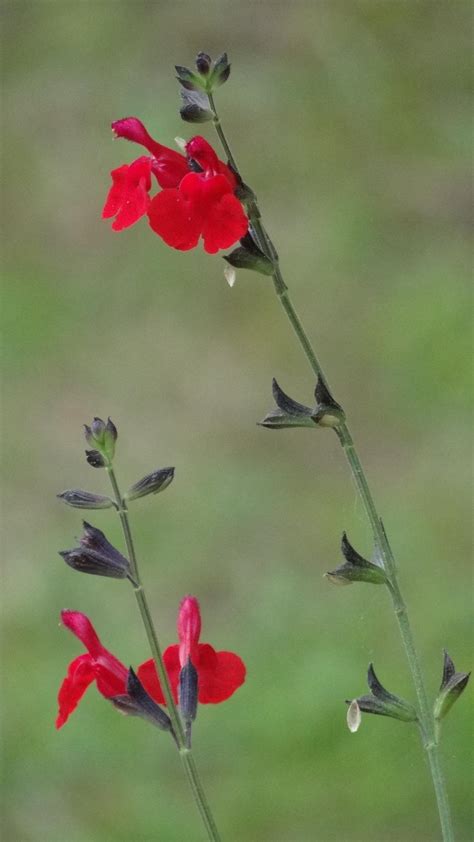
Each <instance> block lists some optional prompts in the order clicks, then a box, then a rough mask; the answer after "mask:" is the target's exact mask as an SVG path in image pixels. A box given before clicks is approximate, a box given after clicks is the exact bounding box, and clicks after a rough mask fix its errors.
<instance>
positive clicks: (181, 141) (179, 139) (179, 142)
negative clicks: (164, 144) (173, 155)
mask: <svg viewBox="0 0 474 842" xmlns="http://www.w3.org/2000/svg"><path fill="white" fill-rule="evenodd" d="M174 142H175V143H176V146H177V147H178V149H181V151H182V152H186V144H187V142H188V141H187V140H185V139H184V137H175V139H174Z"/></svg>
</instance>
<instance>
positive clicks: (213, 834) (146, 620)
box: [107, 465, 220, 842]
mask: <svg viewBox="0 0 474 842" xmlns="http://www.w3.org/2000/svg"><path fill="white" fill-rule="evenodd" d="M107 473H108V475H109V479H110V483H111V485H112V488H113V492H114V497H115V502H116V504H117V514H118V516H119V518H120V522H121V524H122V530H123V534H124V538H125V543H126V544H127V550H128V556H129V561H130V567H131V570H132V578H133V580H134V581H133V582H132V584H133V590H134V591H135V596H136V599H137V603H138V607H139V609H140V614H141V617H142V620H143V625H144V626H145V631H146V634H147V637H148V642H149V644H150V649H151V652H152V655H153V660H154V661H155V666H156V671H157V673H158V676H159V679H160V685H161V688H162V690H163V694H164V697H165V699H166V707H167V710H168V714H169V717H170V719H171V724H172V726H173V732H174V735H175V739H176V743H177V746H178V751H179V755H180V758H181V762H182V764H183V766H184V770H185V772H186V775H187V777H188V781H189V783H190V786H191V789H192V792H193V795H194V800H195V801H196V804H197V807H198V809H199V812H200V814H201V818H202V820H203V822H204V826H205V828H206V830H207V834H208V837H209V839H210V840H211V842H219V840H220V836H219V833H218V830H217V827H216V824H215V821H214V818H213V815H212V812H211V808H210V806H209V803H208V801H207V798H206V794H205V792H204V790H203V787H202V784H201V780H200V777H199V773H198V770H197V768H196V763H195V761H194V757H193V755H192V751H191V749H190V748H189V747H188V745H187V742H188V741H187V739H186V735H185V732H184V729H183V724H182V722H181V717H180V715H179V713H178V709H177V707H176V704H175V701H174V698H173V694H172V692H171V687H170V683H169V679H168V673H167V672H166V669H165V665H164V661H163V655H162V653H161V647H160V644H159V642H158V637H157V635H156V631H155V627H154V625H153V620H152V617H151V613H150V608H149V606H148V601H147V598H146V593H145V589H144V587H143V585H142V583H141V579H140V572H139V569H138V561H137V556H136V552H135V545H134V543H133V537H132V532H131V529H130V521H129V518H128V507H127V501H126V500H125V499H124V497H123V496H122V494H121V492H120V488H119V485H118V483H117V478H116V476H115V471H114V469H113V467H112V466H111V465H110V466H108V467H107Z"/></svg>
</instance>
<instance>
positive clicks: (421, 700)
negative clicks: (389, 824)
mask: <svg viewBox="0 0 474 842" xmlns="http://www.w3.org/2000/svg"><path fill="white" fill-rule="evenodd" d="M208 96H209V102H210V105H211V109H212V111H213V113H214V118H213V125H214V128H215V130H216V132H217V135H218V137H219V139H220V141H221V143H222V146H223V148H224V151H225V154H226V156H227V158H228V161H229V164H230V165H231V167H232V168H233V169H234V170H235V172H236V173H237V174H238V175H239V176H240V171H239V168H238V166H237V163H236V160H235V158H234V156H233V154H232V151H231V149H230V146H229V143H228V141H227V138H226V136H225V133H224V130H223V128H222V124H221V122H220V119H219V116H218V113H217V109H216V106H215V101H214V98H213V95H212V94H209V95H208ZM240 177H241V176H240ZM246 207H247V214H248V217H249V221H250V226H251V229H252V234H253V236H254V239H255V240H256V242H257V245H258V246H259V247H260V249H261V250H262V251H263V252H264V253H265V254H266V255H267V257H269V259H270V260H272V261H273V264H274V274H273V276H272V277H273V285H274V288H275V292H276V295H277V297H278V300H279V301H280V304H281V305H282V307H283V309H284V311H285V313H286V315H287V317H288V319H289V321H290V324H291V326H292V328H293V330H294V332H295V334H296V338H297V339H298V342H299V343H300V345H301V347H302V349H303V351H304V354H305V356H306V358H307V360H308V362H309V364H310V366H311V368H312V370H313V372H314V374H315V375H316V377H319V379H320V380H321V381H322V382H323V383H324V385H325V386H326V388H327V389H328V390H329V392H330V393H331V389H330V387H329V384H328V380H327V378H326V375H325V373H324V371H323V368H322V366H321V363H320V362H319V360H318V357H317V356H316V353H315V351H314V348H313V346H312V343H311V341H310V339H309V337H308V335H307V333H306V331H305V329H304V327H303V324H302V322H301V319H300V317H299V315H298V313H297V311H296V310H295V308H294V306H293V303H292V301H291V299H290V296H289V292H288V287H287V285H286V283H285V281H284V279H283V276H282V273H281V270H280V267H279V262H278V254H277V251H276V249H275V246H274V245H273V243H272V241H271V239H270V237H269V235H268V233H267V231H266V230H265V228H264V225H263V223H262V220H261V214H260V209H259V207H258V202H257V199H256V197H255V196H253V197H252V198H251V199H250V200H248V202H247V204H246ZM336 432H337V434H338V438H339V441H340V444H341V446H342V449H343V451H344V455H345V457H346V459H347V461H348V463H349V468H350V471H351V474H352V477H353V479H354V482H355V484H356V487H357V490H358V493H359V496H360V499H361V501H362V505H363V507H364V511H365V513H366V516H367V519H368V521H369V523H370V526H371V529H372V532H373V537H374V543H375V547H376V549H377V551H378V553H379V554H380V556H381V559H382V560H383V564H384V568H385V571H386V573H387V577H388V589H389V592H390V596H391V599H392V605H393V610H394V613H395V616H396V618H397V622H398V627H399V629H400V635H401V638H402V641H403V645H404V648H405V652H406V655H407V660H408V664H409V668H410V672H411V675H412V679H413V685H414V688H415V692H416V696H417V700H418V718H419V724H420V731H421V735H422V745H423V748H424V750H425V753H426V757H427V760H428V765H429V769H430V773H431V778H432V781H433V788H434V791H435V795H436V801H437V806H438V812H439V818H440V824H441V830H442V835H443V840H444V842H453V840H454V833H453V827H452V820H451V813H450V808H449V801H448V795H447V790H446V785H445V782H444V778H443V774H442V771H441V765H440V758H439V749H438V743H437V740H436V737H435V724H434V719H433V714H432V712H431V709H430V706H429V702H428V697H427V694H426V689H425V684H424V679H423V674H422V671H421V666H420V662H419V659H418V655H417V652H416V648H415V643H414V638H413V633H412V630H411V626H410V622H409V618H408V612H407V606H406V603H405V600H404V598H403V595H402V593H401V590H400V586H399V584H398V576H397V569H396V564H395V559H394V556H393V553H392V550H391V547H390V544H389V541H388V538H387V535H386V533H385V529H384V526H383V523H382V520H381V518H380V516H379V514H378V511H377V508H376V505H375V502H374V499H373V496H372V492H371V490H370V486H369V484H368V481H367V477H366V474H365V471H364V469H363V467H362V463H361V461H360V458H359V456H358V453H357V450H356V447H355V445H354V441H353V439H352V436H351V433H350V430H349V427H348V426H347V424H346V422H345V421H344V422H343V423H342V424H340V425H339V427H338V428H337V430H336Z"/></svg>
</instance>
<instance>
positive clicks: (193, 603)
mask: <svg viewBox="0 0 474 842" xmlns="http://www.w3.org/2000/svg"><path fill="white" fill-rule="evenodd" d="M200 632H201V615H200V613H199V603H198V601H197V599H196V597H194V596H186V597H185V598H184V599H183V601H182V602H181V605H180V607H179V614H178V637H179V644H174V645H173V646H168V648H167V649H166V651H165V652H164V655H163V658H164V662H165V666H166V672H167V673H168V676H169V680H170V684H171V690H172V692H173V696H174V699H175V701H176V702H177V701H178V683H179V673H180V671H181V668H182V667H184V666H185V665H186V663H187V661H188V658H189V659H190V660H191V663H192V664H193V666H194V667H195V668H196V670H197V673H198V690H199V695H198V700H199V702H200V703H201V704H217V703H218V702H224V701H225V700H226V699H228V698H229V697H230V696H232V694H233V693H235V691H236V690H237V688H238V687H240V686H241V684H243V683H244V681H245V664H244V663H243V661H242V660H241V659H240V658H239V656H238V655H234V653H233V652H216V650H215V649H213V647H212V646H210V644H209V643H199V635H200ZM137 675H138V677H139V679H140V681H141V682H142V684H143V686H144V688H145V690H147V691H148V693H149V694H150V696H153V698H154V699H155V701H157V702H159V703H160V704H164V702H165V699H164V696H163V691H162V689H161V687H160V683H159V680H158V676H157V674H156V670H155V665H154V663H153V660H149V661H145V663H144V664H142V665H141V666H140V667H139V668H138V670H137Z"/></svg>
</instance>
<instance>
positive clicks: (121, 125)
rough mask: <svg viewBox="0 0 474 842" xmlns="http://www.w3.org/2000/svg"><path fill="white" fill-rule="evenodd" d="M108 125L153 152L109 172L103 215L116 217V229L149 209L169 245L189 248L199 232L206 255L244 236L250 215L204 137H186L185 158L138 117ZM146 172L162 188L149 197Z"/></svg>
mask: <svg viewBox="0 0 474 842" xmlns="http://www.w3.org/2000/svg"><path fill="white" fill-rule="evenodd" d="M112 128H113V130H114V132H115V135H116V137H122V138H125V139H127V140H131V141H134V142H135V143H139V144H140V145H142V146H144V147H145V149H147V150H148V152H150V153H151V156H152V157H151V158H146V157H143V158H139V159H138V160H137V161H134V162H133V163H132V164H131V165H130V166H128V165H124V166H123V167H119V168H118V169H116V170H113V171H112V179H113V185H112V188H111V190H110V192H109V195H108V197H107V201H106V203H105V206H104V210H103V212H102V216H103V217H104V218H105V219H108V218H109V217H112V216H116V219H115V221H114V223H113V225H112V228H114V230H116V231H118V230H121V229H122V228H126V227H128V226H129V225H133V224H134V223H135V222H136V221H137V220H138V219H139V218H140V217H141V216H144V214H145V213H147V214H148V219H149V222H150V226H151V228H152V230H153V231H155V233H156V234H158V235H159V236H160V237H161V238H162V239H163V240H164V241H165V243H167V244H168V245H169V246H172V247H173V248H176V249H179V250H180V251H187V250H188V249H191V248H194V247H195V246H197V244H198V242H199V240H200V238H201V237H202V239H203V242H204V250H205V251H207V252H208V253H209V254H214V253H215V252H216V251H218V250H219V249H224V248H229V247H230V246H231V245H233V244H234V243H235V242H236V241H237V240H240V239H241V237H243V236H245V234H246V233H247V228H248V220H247V217H246V215H245V213H244V210H243V208H242V205H241V204H240V202H239V201H238V199H237V198H236V196H235V195H234V191H235V188H236V187H237V180H236V177H235V175H234V173H233V172H232V171H231V170H230V169H229V167H228V166H227V165H226V164H224V163H223V162H222V161H219V159H218V157H217V155H216V153H215V152H214V150H213V148H212V147H211V146H210V145H209V143H207V141H206V140H204V138H203V137H194V138H192V139H191V140H190V141H189V143H188V144H187V145H186V152H187V154H188V158H185V157H184V155H180V154H179V153H178V152H175V151H174V150H173V149H169V148H168V147H166V146H162V145H161V144H160V143H158V142H157V141H156V140H154V139H153V138H152V137H151V136H150V135H149V134H148V132H147V130H146V128H145V126H144V125H143V123H141V122H140V120H137V118H136V117H127V118H125V119H124V120H117V121H116V122H115V123H112ZM196 165H197V166H198V167H199V172H196V171H195V169H196ZM150 173H153V175H154V176H155V178H156V180H157V182H158V184H159V185H160V187H162V188H163V190H162V191H161V192H160V193H158V194H157V195H156V196H154V198H153V199H150V197H149V195H148V194H149V192H150V190H151V175H150Z"/></svg>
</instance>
